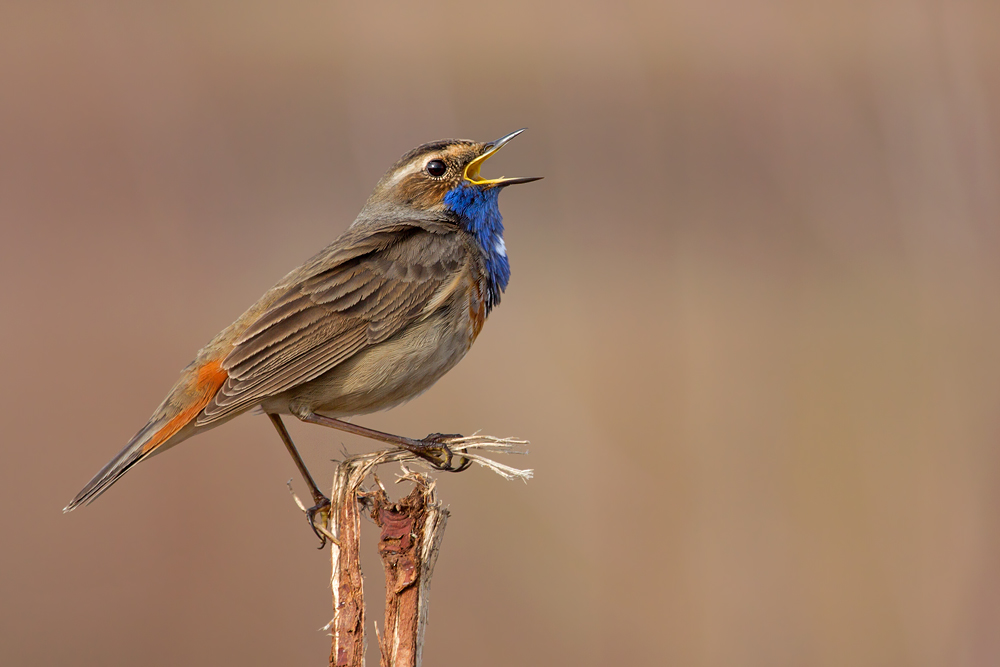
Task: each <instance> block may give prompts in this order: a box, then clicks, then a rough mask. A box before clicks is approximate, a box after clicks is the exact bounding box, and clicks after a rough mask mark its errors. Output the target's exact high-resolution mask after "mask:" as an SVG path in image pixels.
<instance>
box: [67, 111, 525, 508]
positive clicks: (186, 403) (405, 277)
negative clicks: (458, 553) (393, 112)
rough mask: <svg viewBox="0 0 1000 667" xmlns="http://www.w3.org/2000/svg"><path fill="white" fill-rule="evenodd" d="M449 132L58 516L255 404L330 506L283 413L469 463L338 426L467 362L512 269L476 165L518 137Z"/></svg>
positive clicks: (441, 447)
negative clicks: (452, 135) (480, 138)
mask: <svg viewBox="0 0 1000 667" xmlns="http://www.w3.org/2000/svg"><path fill="white" fill-rule="evenodd" d="M523 131H524V130H518V131H517V132H513V133H511V134H509V135H507V136H505V137H503V138H501V139H498V140H496V141H491V142H487V143H478V142H474V141H466V140H446V141H436V142H433V143H428V144H424V145H422V146H418V147H417V148H414V149H413V150H411V151H410V152H408V153H407V154H406V155H404V156H403V157H402V158H401V159H400V160H399V162H397V163H396V164H395V165H394V166H393V167H392V168H391V169H390V170H389V171H388V172H387V173H386V174H385V176H383V177H382V179H381V180H380V181H379V182H378V184H377V185H376V186H375V190H374V192H373V193H372V195H371V197H369V199H368V202H367V203H366V204H365V206H364V208H362V210H361V213H359V214H358V217H357V218H356V219H355V220H354V222H353V223H352V224H351V226H350V227H349V228H348V229H347V230H346V231H345V232H344V233H343V234H342V235H341V236H340V238H338V239H337V240H336V241H334V242H333V243H331V244H330V245H328V246H327V247H326V248H324V249H323V250H322V251H320V253H319V254H317V255H316V256H315V257H313V258H312V259H310V260H308V261H307V262H306V263H305V264H303V265H302V266H300V267H299V268H297V269H295V270H294V271H292V272H291V273H289V274H288V275H287V276H285V277H284V278H283V279H282V280H281V281H280V282H279V283H278V284H277V285H275V286H274V287H272V288H271V289H270V290H268V291H267V292H266V293H265V294H264V296H262V297H261V298H260V299H259V300H258V301H257V303H255V304H254V305H252V306H251V307H250V308H249V309H248V310H247V311H246V312H245V313H243V314H242V315H241V316H240V317H239V318H238V319H237V320H236V321H235V322H233V323H232V324H231V325H229V326H228V327H226V329H224V330H223V331H222V332H221V333H219V334H218V335H217V336H216V337H215V338H213V339H212V341H211V342H209V343H208V345H206V346H205V347H203V348H202V349H201V350H199V351H198V354H197V355H196V356H195V359H194V361H193V362H191V364H189V365H188V366H187V368H185V369H184V370H183V371H182V372H181V377H180V379H179V380H178V381H177V384H175V385H174V387H173V389H171V390H170V393H169V394H167V397H166V398H165V399H164V401H163V403H161V404H160V407H158V408H157V409H156V411H155V412H154V413H153V416H152V417H150V419H149V421H148V422H147V423H146V425H145V426H143V427H142V429H140V430H139V432H138V433H136V435H135V436H134V437H133V438H132V439H131V440H130V441H129V443H128V444H127V445H126V446H125V449H123V450H122V451H121V452H120V453H119V454H118V455H117V456H116V457H114V458H113V459H112V460H111V462H110V463H108V464H107V465H106V466H105V467H104V468H103V469H102V470H101V471H100V472H99V473H97V475H95V476H94V478H93V479H92V480H90V482H88V483H87V485H86V486H85V487H83V490H82V491H80V493H79V494H77V496H76V497H75V498H74V499H73V500H72V502H70V504H69V505H67V506H66V508H65V509H64V510H63V511H66V512H68V511H70V510H72V509H74V508H76V507H77V506H79V505H80V504H81V503H90V502H91V501H93V500H94V499H95V498H97V497H98V496H99V495H101V494H102V493H104V492H105V491H106V490H107V489H108V487H110V486H111V485H112V484H114V483H115V482H116V481H117V480H118V479H119V478H120V477H121V476H122V475H124V474H125V473H126V472H127V471H128V470H129V469H130V468H132V466H134V465H135V464H136V463H138V462H139V461H142V460H144V459H146V458H148V457H150V456H152V455H153V454H155V453H159V452H163V451H165V450H167V449H169V448H170V447H173V446H174V445H176V444H178V443H180V442H182V441H184V440H187V439H188V438H190V437H191V436H193V435H197V434H198V433H201V432H203V431H207V430H208V429H210V428H214V427H216V426H219V425H220V424H223V423H225V422H226V421H229V420H230V419H232V418H233V417H235V416H237V415H239V414H242V413H244V412H246V411H248V410H251V409H252V408H255V407H260V408H261V409H262V410H263V411H264V412H265V413H266V414H267V415H268V417H270V419H271V421H272V423H273V424H274V426H275V428H276V429H277V430H278V434H279V435H280V437H281V439H282V442H284V444H285V446H286V447H287V448H288V452H289V453H290V454H291V456H292V458H293V459H294V460H295V464H296V466H297V467H298V468H299V471H300V472H301V473H302V476H303V477H304V478H305V480H306V483H307V484H308V485H309V487H310V491H311V492H312V494H313V498H314V500H315V501H316V507H314V508H312V510H311V512H310V521H312V516H313V514H314V513H315V512H317V511H319V510H321V509H322V508H323V507H324V506H326V505H328V504H329V501H328V500H327V499H326V498H325V497H324V496H323V494H322V493H320V491H319V489H318V487H317V486H316V483H315V482H314V481H313V479H312V476H311V475H310V474H309V471H308V470H307V469H306V466H305V465H304V463H303V462H302V459H301V457H300V456H299V454H298V452H297V451H296V449H295V445H294V444H293V443H292V440H291V438H290V437H289V435H288V431H287V430H286V429H285V426H284V424H283V423H282V421H281V417H280V415H293V416H295V417H297V418H298V419H300V420H302V421H304V422H308V423H311V424H320V425H323V426H329V427H332V428H336V429H340V430H343V431H348V432H350V433H355V434H359V435H363V436H366V437H370V438H374V439H377V440H381V441H383V442H387V443H390V444H393V445H397V446H399V447H403V448H406V449H408V450H410V451H412V452H414V453H416V454H418V455H420V456H422V457H424V458H425V459H427V460H428V461H429V462H431V464H433V465H434V466H435V467H437V468H439V469H442V470H458V469H463V468H464V467H467V466H468V464H469V461H468V459H464V458H461V457H460V461H459V462H458V463H457V465H456V462H455V460H454V457H453V455H452V451H451V450H450V449H449V448H448V442H449V437H448V436H442V435H440V434H432V435H430V436H428V437H427V438H423V439H419V440H418V439H411V438H405V437H402V436H396V435H391V434H388V433H382V432H380V431H375V430H372V429H367V428H364V427H361V426H357V425H354V424H349V423H347V422H345V421H342V419H343V418H345V417H351V416H354V415H362V414H367V413H370V412H374V411H377V410H383V409H386V408H390V407H393V406H395V405H398V404H400V403H402V402H404V401H407V400H409V399H411V398H413V397H414V396H416V395H418V394H420V393H421V392H423V391H424V390H426V389H427V388H428V387H430V386H431V385H432V384H434V383H435V382H436V381H437V380H438V379H440V378H441V376H442V375H444V374H445V373H446V372H448V370H449V369H451V368H452V367H453V366H454V365H455V364H457V363H458V362H459V360H461V359H462V357H463V356H465V353H466V352H468V351H469V348H470V347H471V346H472V343H473V342H474V341H475V340H476V336H478V335H479V332H480V330H481V329H482V327H483V323H484V322H485V321H486V317H487V315H488V314H489V312H490V311H491V310H492V309H493V307H495V306H496V305H497V304H498V303H499V302H500V296H501V294H502V293H503V291H504V289H505V288H506V286H507V281H508V279H509V277H510V265H509V263H508V261H507V251H506V246H505V245H504V240H503V222H502V219H501V216H500V211H499V208H498V205H497V199H498V196H499V193H500V190H501V189H502V188H504V187H505V186H508V185H513V184H515V183H527V182H530V181H534V180H538V179H537V178H495V179H484V178H482V177H481V176H480V173H479V170H480V167H481V166H482V164H483V162H485V161H486V160H487V159H488V158H489V157H490V156H491V155H494V154H495V153H496V152H497V151H498V150H500V148H501V147H503V146H504V144H506V143H507V142H508V141H510V140H511V139H513V138H514V137H515V136H517V135H518V134H520V133H521V132H523Z"/></svg>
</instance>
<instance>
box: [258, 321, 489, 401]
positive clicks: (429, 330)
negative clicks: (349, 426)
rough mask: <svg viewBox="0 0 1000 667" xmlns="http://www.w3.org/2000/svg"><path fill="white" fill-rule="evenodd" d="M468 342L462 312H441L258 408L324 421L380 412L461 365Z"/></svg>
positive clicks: (469, 325) (469, 332)
mask: <svg viewBox="0 0 1000 667" xmlns="http://www.w3.org/2000/svg"><path fill="white" fill-rule="evenodd" d="M456 305H457V304H456ZM474 337H475V336H474V335H473V331H472V323H471V321H470V318H469V316H468V310H467V308H461V307H451V308H448V307H446V308H442V309H440V310H438V311H437V312H435V313H433V314H432V315H431V316H429V317H427V318H426V319H424V320H422V321H419V322H415V323H413V324H412V325H410V326H409V327H407V328H406V329H405V330H404V331H401V332H400V333H399V334H397V335H396V336H393V337H392V338H390V339H388V340H386V341H384V342H382V343H379V344H378V345H376V346H374V347H371V348H368V349H366V350H364V351H362V352H359V353H358V354H357V355H355V356H353V357H351V358H350V359H348V360H347V361H345V362H344V363H342V364H339V365H337V366H336V367H335V368H333V369H331V370H330V371H329V372H327V373H325V374H324V375H321V376H320V377H318V378H316V379H315V380H312V381H310V382H307V383H305V384H303V385H301V386H299V387H296V388H295V389H292V390H290V391H288V392H285V393H283V394H280V395H278V396H274V397H272V398H270V399H268V400H266V401H264V402H263V404H262V407H263V409H264V411H265V412H272V413H286V414H287V413H290V412H291V410H290V406H291V405H295V406H301V407H306V408H309V409H310V410H311V411H313V412H316V413H319V414H322V415H326V416H329V417H349V416H352V415H361V414H367V413H370V412H375V411H378V410H385V409H387V408H391V407H393V406H395V405H399V404H400V403H403V402H405V401H408V400H409V399H411V398H413V397H415V396H417V395H419V394H420V393H422V392H424V391H426V390H427V389H428V388H429V387H430V386H431V385H433V384H434V383H435V382H437V381H438V380H439V379H440V378H441V376H443V375H444V374H445V373H447V372H448V371H449V370H451V368H452V367H454V366H455V364H457V363H458V362H459V361H461V359H462V357H464V356H465V353H466V352H468V351H469V348H470V347H471V345H472V340H473V339H474Z"/></svg>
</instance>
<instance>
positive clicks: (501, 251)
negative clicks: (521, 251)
mask: <svg viewBox="0 0 1000 667" xmlns="http://www.w3.org/2000/svg"><path fill="white" fill-rule="evenodd" d="M493 249H494V250H496V252H497V254H498V255H500V256H501V257H506V256H507V245H506V244H505V243H504V242H503V239H502V238H499V239H497V244H496V245H495V246H493Z"/></svg>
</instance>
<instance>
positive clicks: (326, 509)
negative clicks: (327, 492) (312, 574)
mask: <svg viewBox="0 0 1000 667" xmlns="http://www.w3.org/2000/svg"><path fill="white" fill-rule="evenodd" d="M313 500H315V501H316V504H315V505H313V506H312V507H310V508H309V509H307V510H306V520H307V521H309V527H310V528H312V531H313V532H314V533H316V537H318V538H319V547H318V548H320V549H322V548H323V547H325V546H326V541H327V540H331V541H335V540H333V537H332V536H331V535H330V533H329V531H328V530H327V529H326V526H328V525H330V499H329V498H327V497H326V496H324V495H322V494H320V496H319V497H318V498H313ZM317 515H318V517H317ZM317 518H318V519H319V521H320V524H319V525H318V526H317V525H316V521H317Z"/></svg>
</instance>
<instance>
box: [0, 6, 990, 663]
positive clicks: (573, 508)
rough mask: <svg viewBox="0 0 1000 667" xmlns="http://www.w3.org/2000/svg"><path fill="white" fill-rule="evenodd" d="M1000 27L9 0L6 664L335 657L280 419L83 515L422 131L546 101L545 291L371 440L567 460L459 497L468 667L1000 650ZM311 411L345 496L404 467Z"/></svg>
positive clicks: (4, 74)
mask: <svg viewBox="0 0 1000 667" xmlns="http://www.w3.org/2000/svg"><path fill="white" fill-rule="evenodd" d="M998 26H1000V4H998V3H996V2H985V1H984V2H978V3H977V2H963V1H961V0H954V1H953V0H948V1H947V2H937V3H935V2H916V1H914V2H892V1H887V2H883V1H871V2H857V3H843V2H823V3H796V2H760V1H755V2H742V1H737V0H731V1H723V0H685V1H679V2H671V3H653V2H649V3H627V2H614V3H610V2H609V3H606V4H604V3H596V2H582V1H579V0H576V1H574V2H564V3H536V2H525V3H519V4H507V3H504V4H497V3H467V2H465V3H451V4H439V5H432V4H429V3H423V2H421V3H416V2H393V1H385V2H377V3H347V2H340V1H339V0H322V1H319V0H317V1H303V2H271V3H261V2H247V1H240V2H235V1H234V2H169V3H167V2H162V3H125V2H122V3H117V4H110V3H102V2H88V3H69V2H65V3H57V2H53V3H50V2H42V1H36V2H16V1H11V2H7V3H4V4H3V5H2V6H0V225H2V243H0V299H2V301H0V306H2V309H0V312H2V316H0V317H2V327H0V364H2V365H0V368H2V373H3V382H2V383H0V392H2V394H0V406H2V408H0V409H2V411H3V412H2V416H3V435H2V454H3V458H2V466H0V512H2V537H0V663H2V664H4V665H39V666H48V665H77V666H82V665H129V666H131V665H145V666H150V667H154V666H160V665H164V666H165V665H190V666H199V665H320V664H324V661H325V659H326V655H327V652H328V650H329V640H328V638H327V637H326V636H325V635H324V634H323V633H322V632H320V631H318V628H320V627H321V626H322V625H323V624H324V623H326V622H327V620H328V619H329V617H330V595H329V591H328V585H327V577H328V574H329V572H328V554H329V552H327V551H324V552H319V551H316V549H315V546H316V540H315V538H314V537H313V536H312V534H311V533H310V532H309V530H308V529H307V527H306V525H305V522H304V520H303V519H302V517H301V515H300V514H299V513H298V511H297V510H296V509H295V508H294V506H293V504H292V502H291V500H290V498H289V496H288V492H287V490H286V489H285V481H286V480H287V479H289V478H292V477H294V474H295V473H294V469H293V467H292V464H291V462H290V461H289V460H288V458H287V456H286V454H285V453H284V451H283V449H282V447H281V445H280V443H279V441H278V439H277V438H276V436H275V434H274V433H273V431H272V429H271V427H270V425H269V424H268V423H267V422H266V420H264V419H263V418H260V417H251V416H246V417H242V418H240V419H238V420H237V421H235V422H232V423H230V424H227V425H226V426H225V427H224V428H221V429H218V430H216V431H213V432H211V433H209V434H206V435H204V436H202V437H200V438H198V439H197V440H193V441H189V442H187V443H185V444H184V445H183V446H181V447H179V448H177V449H175V450H172V451H170V452H169V453H167V454H165V455H164V456H162V457H158V458H156V459H154V460H153V461H151V462H149V463H146V464H143V465H141V466H139V467H138V468H137V469H135V470H134V471H133V472H131V473H129V475H128V476H126V477H125V478H124V479H123V480H122V481H121V482H120V483H119V484H118V485H117V486H116V487H115V488H114V489H113V490H112V491H111V492H110V493H108V494H107V495H106V496H104V497H102V498H101V499H100V501H99V502H98V503H96V504H95V505H93V506H91V507H88V508H84V509H82V510H80V511H78V512H76V513H73V514H71V515H66V516H64V515H62V514H61V513H60V509H61V508H62V507H63V505H64V504H65V503H66V502H67V501H68V500H69V499H70V498H71V497H72V496H73V495H74V494H75V493H76V492H77V490H78V489H79V488H80V487H81V486H82V485H83V483H84V482H86V481H87V480H88V479H89V478H90V476H91V475H92V474H93V473H94V472H96V471H97V469H98V468H100V467H101V466H102V465H103V464H104V463H105V462H106V461H107V460H108V459H109V458H110V457H111V456H112V455H113V454H114V453H116V452H117V451H118V450H119V448H120V447H121V446H122V445H123V444H124V443H125V442H126V440H127V439H128V438H129V437H130V436H131V435H132V433H133V432H134V431H135V430H136V429H137V428H138V427H140V426H141V425H142V424H143V423H144V421H145V419H146V417H147V416H148V415H149V413H150V412H151V411H152V410H153V408H154V407H155V406H156V405H157V404H158V403H159V401H160V400H161V398H162V397H163V395H164V394H165V392H166V390H167V389H168V388H169V387H170V385H171V384H172V383H173V381H174V379H175V377H176V373H177V371H178V370H179V369H180V368H181V367H183V366H184V365H185V364H186V363H187V362H188V361H189V360H190V358H191V357H192V355H193V353H194V351H195V350H197V349H198V347H200V346H201V345H202V344H204V343H205V342H206V341H207V340H208V339H209V338H210V337H211V336H212V335H214V334H215V333H216V331H218V330H219V329H221V328H222V327H224V326H225V325H227V324H228V323H229V322H230V321H231V320H232V319H233V318H235V317H236V316H237V315H238V314H239V313H240V312H241V311H242V310H243V308H245V307H246V306H247V305H249V304H250V303H251V302H253V301H254V300H255V299H256V298H257V297H258V295H259V294H260V293H261V292H263V291H264V290H265V289H266V288H267V287H269V286H270V285H271V284H272V283H273V282H275V281H276V280H277V279H278V278H279V277H280V276H281V275H283V274H284V273H285V272H286V271H287V270H289V269H291V268H292V267H294V266H295V265H297V264H298V263H299V262H300V261H302V260H303V259H305V258H306V257H308V256H309V255H311V254H312V253H314V252H315V251H316V250H317V249H318V248H320V247H321V246H322V245H324V244H325V243H327V242H328V241H330V240H332V239H333V238H334V237H336V236H337V235H338V234H339V233H340V232H341V231H342V230H343V229H344V228H345V227H346V226H347V224H348V223H349V222H350V221H351V220H352V218H353V216H354V215H355V213H356V212H357V210H358V209H359V208H360V206H361V204H362V203H363V202H364V199H365V198H366V197H367V195H368V192H369V190H370V188H371V187H372V186H373V184H374V183H375V181H376V180H377V179H378V178H379V176H380V175H381V174H382V172H383V171H384V170H385V169H386V168H387V167H388V166H389V165H391V164H392V162H393V161H394V160H395V159H396V158H398V156H399V155H400V154H402V153H403V152H404V151H406V150H407V149H409V148H411V147H412V146H414V145H416V144H418V143H422V142H424V141H428V140H432V139H437V138H441V137H448V136H461V137H471V138H476V139H484V140H485V139H491V138H495V137H498V136H500V135H502V134H504V133H507V132H510V131H511V130H514V129H517V128H519V127H522V126H527V127H529V128H530V131H529V132H527V133H526V134H525V135H524V136H522V137H520V138H518V139H517V140H516V141H515V142H514V143H513V144H511V146H510V147H508V149H507V150H505V151H504V153H503V155H502V156H501V157H499V158H497V159H496V160H495V161H494V162H491V164H490V167H489V170H490V171H491V173H493V174H494V175H499V174H500V173H505V174H508V175H511V174H517V175H544V176H545V177H546V180H544V181H541V182H540V183H536V184H533V185H530V186H525V187H523V188H516V189H511V190H510V191H508V192H506V193H505V194H504V196H503V201H502V207H503V211H504V214H505V218H506V222H507V227H508V235H507V245H508V248H509V250H510V255H511V258H512V263H513V279H512V282H511V285H510V288H509V290H508V291H507V294H506V296H505V298H504V303H503V304H502V306H501V307H500V308H499V309H498V310H497V311H496V312H495V313H494V314H493V316H492V317H491V320H490V322H489V324H488V325H487V327H486V328H485V330H484V333H483V335H482V336H481V337H480V339H479V342H478V343H477V344H476V347H475V348H474V349H473V351H472V352H471V353H470V355H469V357H468V358H467V359H466V360H465V361H464V362H463V363H462V364H461V365H460V366H459V367H458V368H457V369H455V370H454V371H453V372H452V373H450V374H449V375H448V376H447V377H446V378H445V379H444V380H442V381H441V382H440V383H439V384H438V385H437V386H436V387H435V388H434V389H432V390H431V391H430V392H428V393H427V394H426V395H424V396H423V397H421V398H419V399H418V400H416V401H413V402H411V403H410V404H408V405H406V406H404V407H402V408H399V409H397V410H394V411H392V412H391V413H387V414H379V415H374V416H371V417H369V418H366V419H363V420H362V423H364V424H366V425H370V426H373V427H377V428H382V429H387V430H392V431H398V432H402V433H406V434H410V435H423V434H425V433H428V432H431V431H446V432H447V431H452V432H453V431H460V432H472V431H475V430H477V429H482V430H483V431H485V432H487V433H493V434H497V435H507V434H510V435H520V436H524V437H527V438H530V439H531V440H532V442H533V445H532V452H531V455H530V458H529V459H527V460H525V461H524V462H525V463H526V464H527V465H530V466H532V467H534V468H535V469H536V470H537V477H536V479H535V480H534V481H533V482H531V483H530V484H528V485H523V484H520V483H516V484H515V483H505V482H503V481H501V480H499V479H498V478H495V477H493V476H491V475H489V474H487V473H485V472H483V471H479V470H476V471H472V472H469V473H466V474H462V475H457V476H448V477H443V478H442V479H441V480H440V486H439V488H440V493H441V496H442V497H443V499H444V500H445V501H446V502H448V503H449V504H450V505H451V507H452V510H453V513H454V514H453V518H452V520H451V522H450V523H449V525H448V532H447V535H446V538H445V542H444V551H443V554H442V556H441V560H440V563H439V566H438V573H437V577H436V578H435V583H434V589H433V600H432V606H431V612H432V615H431V624H430V629H429V632H428V636H427V651H426V664H428V665H484V666H492V665H496V666H499V665H595V666H596V665H609V664H610V665H626V664H627V665H667V664H670V665H675V664H676V665H719V666H731V665H761V666H768V667H770V666H774V665H790V666H797V665H830V666H842V665H942V666H944V665H949V666H953V665H990V664H998V663H1000V633H998V632H997V628H998V627H1000V442H998V438H1000V404H998V403H1000V345H998V343H1000V293H998V287H1000V282H998V278H1000V264H998V260H1000V224H998V222H1000V189H998V183H1000V154H998V146H1000V122H998V121H1000V27H998ZM292 432H293V435H294V436H295V437H296V438H297V439H298V440H299V442H301V443H302V445H303V449H304V455H305V456H306V458H307V460H308V461H309V462H310V464H311V465H312V466H313V469H314V470H315V471H316V472H317V474H318V475H319V477H320V478H321V479H323V480H324V483H326V481H328V480H329V477H330V474H331V471H332V464H331V463H329V459H331V458H334V457H336V456H339V455H340V452H341V451H343V448H345V447H346V448H347V449H348V450H350V451H360V450H362V449H364V448H370V447H371V445H370V444H369V443H366V442H363V441H359V440H357V439H355V438H352V437H347V436H343V435H341V434H337V433H332V432H325V431H323V430H322V429H316V428H312V427H303V426H301V425H298V424H295V425H292ZM300 488H301V485H300ZM366 539H368V540H369V543H368V547H369V548H370V547H371V540H372V539H373V538H372V536H371V533H369V536H368V538H366ZM366 569H367V572H368V575H369V579H368V580H369V596H370V597H371V598H374V599H376V600H378V599H379V598H380V596H381V594H380V593H379V592H378V590H379V589H378V585H379V584H380V580H381V573H380V571H379V566H378V563H377V560H375V559H370V560H369V561H368V562H367V564H366ZM372 616H373V617H377V615H376V614H373V615H372ZM372 655H373V654H372Z"/></svg>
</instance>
